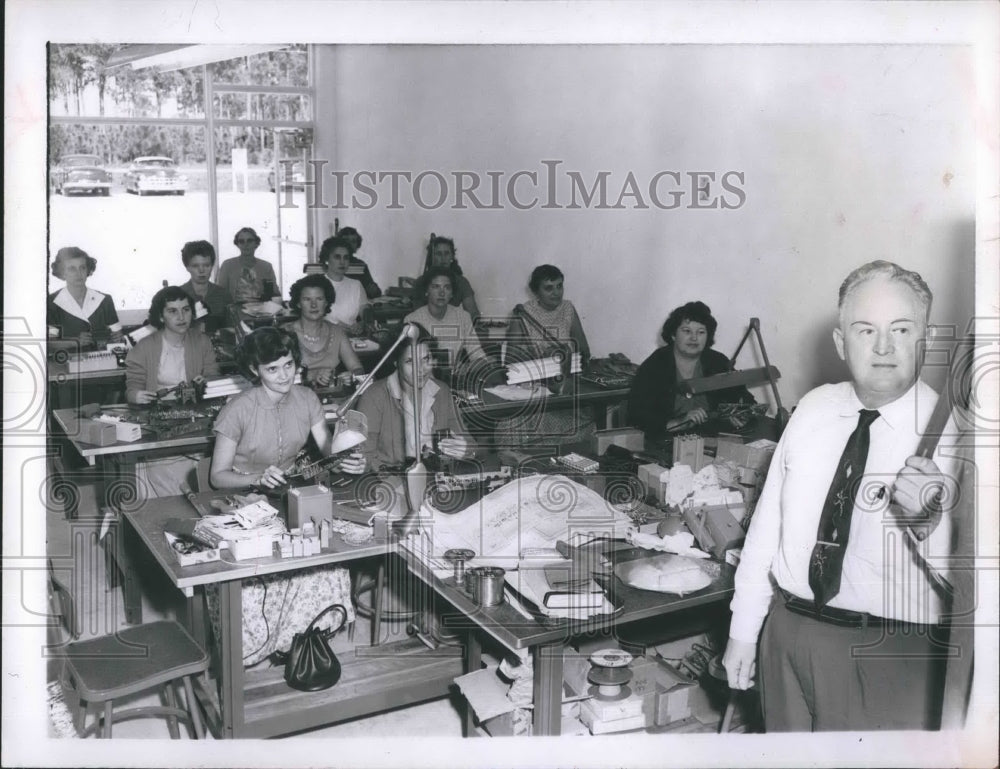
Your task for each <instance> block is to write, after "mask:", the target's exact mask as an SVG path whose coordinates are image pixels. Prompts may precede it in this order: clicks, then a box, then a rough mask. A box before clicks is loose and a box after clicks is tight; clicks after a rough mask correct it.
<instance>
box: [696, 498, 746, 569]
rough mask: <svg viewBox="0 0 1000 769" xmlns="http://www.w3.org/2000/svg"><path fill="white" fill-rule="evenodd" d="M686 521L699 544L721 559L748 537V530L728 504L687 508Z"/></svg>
mask: <svg viewBox="0 0 1000 769" xmlns="http://www.w3.org/2000/svg"><path fill="white" fill-rule="evenodd" d="M740 513H742V510H740ZM684 522H685V523H686V524H687V526H688V528H689V529H690V530H691V533H692V534H694V538H695V540H696V541H697V542H698V546H699V547H701V549H702V550H706V551H708V552H710V553H711V554H712V555H714V556H715V557H716V558H718V559H719V560H723V559H724V558H725V556H726V551H727V550H731V549H733V548H736V547H741V546H742V545H743V540H744V539H745V538H746V532H745V531H743V528H742V527H741V526H740V524H739V522H738V521H737V520H736V518H735V516H734V513H733V512H731V511H730V509H729V507H728V506H727V505H710V506H703V507H691V508H687V509H686V510H685V511H684Z"/></svg>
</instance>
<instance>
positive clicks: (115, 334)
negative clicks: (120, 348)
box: [108, 331, 125, 344]
mask: <svg viewBox="0 0 1000 769" xmlns="http://www.w3.org/2000/svg"><path fill="white" fill-rule="evenodd" d="M124 340H125V335H124V334H123V333H122V332H121V331H112V332H111V336H110V337H108V341H109V342H113V343H114V344H118V343H119V342H122V341H124Z"/></svg>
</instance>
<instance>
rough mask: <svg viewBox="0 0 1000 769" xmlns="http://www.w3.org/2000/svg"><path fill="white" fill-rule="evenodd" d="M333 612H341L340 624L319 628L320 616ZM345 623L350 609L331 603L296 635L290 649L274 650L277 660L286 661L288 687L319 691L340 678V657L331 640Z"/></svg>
mask: <svg viewBox="0 0 1000 769" xmlns="http://www.w3.org/2000/svg"><path fill="white" fill-rule="evenodd" d="M331 611H339V612H340V616H341V619H340V624H339V625H337V626H336V627H334V628H331V629H329V630H321V629H320V628H318V627H316V623H317V622H318V621H319V619H320V618H321V617H322V616H323V615H325V614H327V613H328V612H331ZM346 622H347V609H345V608H344V607H343V606H341V605H340V604H339V603H335V604H330V605H329V606H327V607H326V608H325V609H323V611H321V612H320V613H319V614H317V615H316V616H315V617H314V618H313V621H312V622H310V623H309V627H307V628H306V629H305V632H302V633H296V634H295V637H294V638H293V639H292V645H291V648H289V650H288V651H287V652H275V654H274V657H275V661H276V662H278V663H279V664H280V662H281V661H284V663H285V682H286V683H287V684H288V685H289V686H291V687H292V688H293V689H298V690H299V691H302V692H318V691H320V690H322V689H329V688H330V687H331V686H333V685H334V684H335V683H337V681H339V680H340V660H338V659H337V655H336V654H334V653H333V649H331V648H330V644H329V642H328V639H330V638H332V637H333V634H334V633H336V632H337V631H338V630H340V629H341V628H342V627H343V626H344V624H345V623H346Z"/></svg>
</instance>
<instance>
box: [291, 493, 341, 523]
mask: <svg viewBox="0 0 1000 769" xmlns="http://www.w3.org/2000/svg"><path fill="white" fill-rule="evenodd" d="M332 515H333V494H332V493H331V492H330V489H328V488H327V487H326V486H322V485H315V486H301V487H299V488H297V489H289V491H288V528H289V529H297V528H299V527H300V526H302V525H303V524H305V523H308V522H309V521H311V520H313V519H314V518H315V519H316V522H317V523H319V522H320V521H323V520H327V521H328V520H330V518H331V517H332Z"/></svg>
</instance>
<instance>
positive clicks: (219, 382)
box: [204, 374, 252, 399]
mask: <svg viewBox="0 0 1000 769" xmlns="http://www.w3.org/2000/svg"><path fill="white" fill-rule="evenodd" d="M250 387H252V385H251V384H250V382H249V381H248V380H247V378H246V377H244V376H242V375H240V374H235V375H234V376H226V377H219V378H216V379H209V380H208V381H207V382H206V383H205V396H204V397H205V398H206V399H209V398H222V397H224V396H227V395H236V394H237V393H241V392H243V391H244V390H248V389H250Z"/></svg>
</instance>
